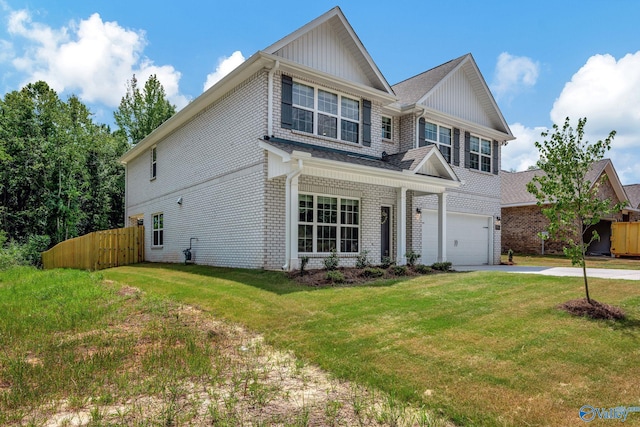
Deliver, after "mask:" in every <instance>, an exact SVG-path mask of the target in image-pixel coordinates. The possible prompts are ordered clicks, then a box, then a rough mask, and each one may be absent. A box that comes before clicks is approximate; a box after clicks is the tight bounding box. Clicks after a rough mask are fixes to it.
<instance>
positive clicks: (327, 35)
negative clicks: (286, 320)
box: [121, 7, 513, 270]
mask: <svg viewBox="0 0 640 427" xmlns="http://www.w3.org/2000/svg"><path fill="white" fill-rule="evenodd" d="M512 139H513V136H512V134H511V131H510V130H509V127H508V126H507V124H506V122H505V120H504V118H503V116H502V114H501V112H500V110H499V109H498V106H497V104H496V102H495V100H494V99H493V97H492V95H491V93H490V91H489V88H488V87H487V84H486V82H485V81H484V79H483V77H482V75H481V73H480V71H479V70H478V67H477V65H476V63H475V61H474V59H473V57H472V56H471V55H470V54H468V55H464V56H462V57H459V58H457V59H455V60H452V61H450V62H447V63H446V64H443V65H440V66H438V67H436V68H433V69H431V70H429V71H426V72H424V73H422V74H420V75H417V76H415V77H412V78H410V79H407V80H405V81H403V82H401V83H398V84H397V85H394V86H390V85H389V83H388V82H387V81H386V79H385V77H384V76H383V75H382V73H381V72H380V70H379V69H378V67H377V66H376V64H375V63H374V62H373V60H372V58H371V57H370V55H369V53H368V52H367V50H366V49H365V48H364V46H363V45H362V43H361V41H360V39H359V38H358V36H357V35H356V33H355V32H354V30H353V28H352V27H351V25H350V24H349V23H348V21H347V20H346V18H345V17H344V15H343V13H342V11H341V10H340V9H339V8H337V7H336V8H334V9H332V10H330V11H329V12H327V13H325V14H324V15H322V16H320V17H318V18H316V19H315V20H313V21H312V22H310V23H308V24H306V25H305V26H303V27H302V28H300V29H298V30H297V31H295V32H293V33H291V34H290V35H288V36H286V37H285V38H283V39H281V40H280V41H278V42H276V43H274V44H272V45H271V46H269V47H267V48H266V49H264V50H262V51H259V52H257V53H256V54H254V55H253V56H251V57H250V58H249V59H247V60H246V61H245V62H244V63H243V64H242V65H240V66H239V67H238V68H236V69H235V70H234V71H233V72H231V73H230V74H228V75H227V76H226V77H225V78H224V79H222V80H221V81H220V82H218V83H217V84H216V85H214V86H213V87H211V88H210V89H209V90H207V91H206V92H205V93H203V94H202V95H201V96H199V97H198V98H196V99H195V100H194V101H193V102H191V103H190V104H189V105H188V106H186V107H185V108H184V109H182V110H181V111H179V112H178V113H177V114H176V115H175V116H174V117H172V118H171V119H169V120H168V121H167V122H165V123H164V124H163V125H162V126H160V127H159V128H158V129H156V130H155V131H154V132H153V133H151V134H150V135H149V136H148V137H147V138H145V139H144V140H143V141H141V142H140V143H138V144H137V145H136V146H135V147H133V148H132V149H131V150H130V151H129V152H127V153H126V154H125V155H124V156H123V157H122V159H121V160H122V162H123V163H124V164H125V165H126V215H127V219H128V222H129V223H130V224H135V223H137V222H140V221H142V222H143V223H144V224H145V226H146V237H145V245H146V248H147V249H146V251H145V256H146V259H147V260H149V261H165V262H181V261H183V260H184V258H183V253H182V251H183V250H184V249H185V248H187V247H189V246H190V245H191V246H192V249H193V253H194V260H195V262H197V263H201V264H210V265H219V266H237V267H249V268H265V269H281V268H282V269H285V270H291V269H295V268H298V266H299V262H300V258H301V257H302V256H307V257H309V258H310V264H309V267H311V268H314V267H320V266H322V260H323V258H325V257H326V256H327V255H328V254H329V252H330V251H331V250H332V249H336V250H337V252H338V254H339V256H340V258H341V265H345V266H347V265H353V264H354V263H355V260H356V256H357V255H358V254H362V253H364V252H363V251H367V254H368V257H369V259H370V260H371V261H372V262H374V263H376V262H379V261H380V260H381V259H382V258H383V257H390V258H391V259H393V260H395V261H396V262H398V263H399V264H403V263H405V262H406V258H405V255H406V254H407V252H409V251H414V252H416V253H419V254H421V255H422V259H421V262H423V263H433V262H435V261H444V260H449V261H452V262H453V263H454V264H487V263H488V264H493V263H498V262H499V260H500V247H501V244H500V226H499V221H500V174H499V173H498V172H499V170H500V150H501V146H502V145H503V144H505V143H506V142H507V141H509V140H512Z"/></svg>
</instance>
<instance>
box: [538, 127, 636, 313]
mask: <svg viewBox="0 0 640 427" xmlns="http://www.w3.org/2000/svg"><path fill="white" fill-rule="evenodd" d="M586 123H587V119H586V118H584V119H579V120H578V125H577V127H576V129H575V130H574V129H573V128H572V127H571V125H570V122H569V118H568V117H567V118H566V119H565V122H564V125H563V126H562V128H560V127H559V126H558V125H553V134H551V135H550V138H549V139H548V140H545V141H543V142H542V143H540V142H536V143H535V146H536V148H538V150H539V151H540V160H539V161H538V163H537V166H538V167H539V168H540V169H541V170H542V171H543V172H544V174H542V175H539V176H536V177H534V178H533V179H532V180H531V182H530V183H529V184H527V190H528V191H529V192H530V193H532V194H533V195H535V197H536V199H537V200H538V202H537V204H538V206H539V207H541V209H542V213H543V214H544V216H545V217H547V219H548V220H549V227H548V230H547V231H548V232H549V237H550V238H552V239H556V240H559V241H561V242H563V243H564V244H565V245H566V246H565V247H564V254H565V255H566V256H567V257H568V258H570V259H571V263H572V265H579V266H580V267H582V273H583V276H584V289H585V295H586V299H587V301H588V302H589V303H590V304H592V302H591V298H590V296H589V283H588V280H587V269H586V260H585V252H586V249H587V247H588V246H589V244H591V243H592V242H593V241H595V240H600V236H598V233H597V232H596V231H595V230H594V231H593V232H592V234H591V236H586V232H587V229H588V228H589V226H591V225H594V224H597V223H598V222H599V221H600V219H601V218H602V217H603V216H606V215H609V214H611V213H616V212H620V210H622V208H623V207H624V203H620V204H614V203H613V202H612V201H611V200H609V199H603V198H601V197H599V188H600V185H601V183H602V181H597V182H593V183H592V182H590V181H589V180H587V174H588V173H589V170H590V169H591V167H592V166H593V164H594V163H595V162H597V161H599V160H601V159H602V158H603V157H604V154H605V153H606V152H607V151H608V150H610V149H611V142H612V141H613V137H614V136H615V134H616V132H615V131H611V133H609V136H608V137H607V138H606V139H605V140H604V141H598V142H596V143H593V144H592V143H589V142H588V141H583V138H584V127H585V124H586ZM548 136H549V132H543V133H542V137H543V138H547V137H548Z"/></svg>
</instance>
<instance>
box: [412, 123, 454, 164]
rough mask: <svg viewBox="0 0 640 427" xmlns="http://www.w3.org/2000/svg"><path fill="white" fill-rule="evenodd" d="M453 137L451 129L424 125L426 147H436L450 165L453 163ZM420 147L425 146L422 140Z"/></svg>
mask: <svg viewBox="0 0 640 427" xmlns="http://www.w3.org/2000/svg"><path fill="white" fill-rule="evenodd" d="M451 135H452V131H451V128H448V127H445V126H440V125H438V124H435V123H431V122H425V123H424V145H436V146H437V147H438V149H439V150H440V152H441V153H442V155H443V156H444V158H445V160H446V161H447V162H448V163H451ZM418 145H419V146H423V144H422V139H421V140H420V142H419V144H418Z"/></svg>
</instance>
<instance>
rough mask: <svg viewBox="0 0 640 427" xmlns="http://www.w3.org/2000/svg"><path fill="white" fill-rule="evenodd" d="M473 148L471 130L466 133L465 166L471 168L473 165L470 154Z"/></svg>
mask: <svg viewBox="0 0 640 427" xmlns="http://www.w3.org/2000/svg"><path fill="white" fill-rule="evenodd" d="M470 150H471V134H470V133H469V132H465V133H464V167H465V168H467V169H469V168H470V167H471V162H470V160H471V159H470V157H471V156H470V155H469V152H470Z"/></svg>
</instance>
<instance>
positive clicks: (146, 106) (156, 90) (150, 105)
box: [113, 74, 176, 145]
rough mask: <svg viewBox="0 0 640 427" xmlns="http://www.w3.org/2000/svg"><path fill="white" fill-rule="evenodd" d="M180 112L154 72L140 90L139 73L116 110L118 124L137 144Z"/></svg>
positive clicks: (131, 141)
mask: <svg viewBox="0 0 640 427" xmlns="http://www.w3.org/2000/svg"><path fill="white" fill-rule="evenodd" d="M175 112H176V107H175V105H172V104H171V103H170V102H169V100H167V98H166V93H165V91H164V87H163V86H162V84H161V83H160V81H159V80H158V78H157V77H156V75H155V74H153V75H152V76H151V77H149V79H148V80H147V82H146V83H145V84H144V90H143V91H142V92H140V89H139V88H138V80H137V79H136V76H135V74H134V75H133V77H132V78H131V80H130V81H129V82H128V84H127V93H126V94H125V96H124V97H123V98H122V100H121V101H120V106H119V107H118V110H116V111H115V112H114V113H113V117H114V119H115V121H116V124H117V125H118V127H120V129H121V130H122V131H123V132H124V133H125V134H126V136H127V140H128V141H129V143H130V144H132V145H135V144H137V143H138V142H140V141H142V140H143V139H144V137H146V136H147V135H149V134H150V133H151V132H153V131H154V130H155V129H156V128H157V127H158V126H160V125H161V124H162V123H164V122H165V121H166V120H167V119H169V118H170V117H171V116H173V115H174V114H175Z"/></svg>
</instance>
